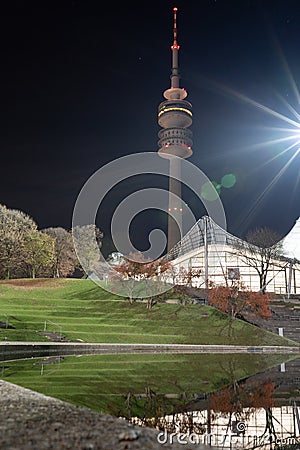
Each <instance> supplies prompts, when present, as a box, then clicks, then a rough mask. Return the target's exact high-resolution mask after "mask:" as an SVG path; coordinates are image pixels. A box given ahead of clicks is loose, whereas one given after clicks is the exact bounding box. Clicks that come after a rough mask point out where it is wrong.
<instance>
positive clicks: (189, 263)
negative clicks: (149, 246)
mask: <svg viewBox="0 0 300 450" xmlns="http://www.w3.org/2000/svg"><path fill="white" fill-rule="evenodd" d="M299 238H300V219H298V221H297V223H296V225H295V227H294V228H293V229H292V230H291V232H290V233H289V234H288V235H287V236H286V238H284V239H283V242H282V249H283V250H282V254H280V256H279V255H278V256H277V255H276V258H273V259H272V260H271V261H270V264H269V267H268V271H267V279H266V283H265V284H266V290H267V291H268V292H274V293H276V294H282V295H288V297H289V296H290V294H300V263H299V261H300V240H299ZM293 242H298V247H297V245H296V244H293ZM248 249H249V244H248V243H247V242H246V241H243V240H242V239H240V238H238V237H236V236H233V235H232V234H230V233H228V232H227V231H225V230H224V229H222V228H221V227H220V226H219V225H217V224H216V223H215V222H214V221H213V220H212V219H211V218H210V217H207V216H204V217H202V218H201V219H199V221H198V222H197V223H196V224H195V225H194V226H193V228H191V230H190V231H189V232H188V233H187V234H186V235H185V236H184V237H183V238H182V240H181V241H180V242H179V243H178V244H176V245H175V246H174V247H173V248H172V250H171V251H170V252H169V253H168V254H167V255H166V257H165V258H166V259H167V260H168V261H170V262H171V264H172V267H173V279H174V272H177V273H178V274H180V272H182V273H183V272H184V271H185V272H186V271H189V270H190V269H192V270H197V271H198V272H200V276H199V277H197V278H195V279H194V280H193V285H194V286H197V287H203V288H205V287H208V285H209V282H213V283H215V284H224V283H225V282H228V280H229V281H230V280H235V279H239V280H241V282H243V284H244V285H245V286H247V287H248V288H249V289H251V290H253V291H258V290H259V289H260V277H259V273H258V271H257V270H256V268H255V267H254V266H255V264H254V265H253V264H252V265H251V264H249V254H248V253H249V252H248ZM259 250H260V249H259V248H258V247H257V255H258V256H257V258H258V260H259ZM252 251H253V246H252ZM251 258H253V252H252V254H251ZM254 258H255V255H254ZM179 276H180V275H179ZM168 281H170V282H172V281H171V279H169V280H168Z"/></svg>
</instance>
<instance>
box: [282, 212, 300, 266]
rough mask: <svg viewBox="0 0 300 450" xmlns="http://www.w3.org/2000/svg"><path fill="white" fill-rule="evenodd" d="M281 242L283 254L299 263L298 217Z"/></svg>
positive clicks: (299, 222) (299, 221)
mask: <svg viewBox="0 0 300 450" xmlns="http://www.w3.org/2000/svg"><path fill="white" fill-rule="evenodd" d="M281 242H282V249H283V254H284V255H285V256H287V257H288V258H291V259H297V260H298V261H300V217H299V218H298V219H297V220H296V223H295V225H294V227H293V228H292V229H291V231H290V232H289V233H288V234H287V235H286V236H285V237H284V238H283V239H282V241H281Z"/></svg>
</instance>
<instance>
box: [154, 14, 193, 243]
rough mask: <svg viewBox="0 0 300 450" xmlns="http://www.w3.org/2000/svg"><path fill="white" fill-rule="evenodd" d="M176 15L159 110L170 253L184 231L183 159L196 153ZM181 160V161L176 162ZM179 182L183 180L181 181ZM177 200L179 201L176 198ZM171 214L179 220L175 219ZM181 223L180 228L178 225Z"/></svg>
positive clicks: (160, 146) (159, 143)
mask: <svg viewBox="0 0 300 450" xmlns="http://www.w3.org/2000/svg"><path fill="white" fill-rule="evenodd" d="M173 13H174V41H173V45H172V46H171V50H172V72H171V87H170V88H169V89H167V90H166V91H165V92H164V94H163V95H164V97H165V99H166V100H165V101H163V102H162V103H160V105H159V107H158V124H159V125H160V126H161V127H162V128H163V129H162V130H160V131H159V133H158V137H159V141H158V145H159V150H158V154H159V155H160V156H161V157H162V158H167V159H169V161H170V172H169V208H168V211H169V217H168V251H169V250H170V249H171V248H172V247H173V246H174V245H175V244H176V243H177V242H178V241H179V240H180V237H181V230H182V212H183V205H182V201H181V182H180V181H179V180H180V172H181V167H180V166H181V164H180V159H179V158H184V159H185V158H189V157H190V156H191V154H192V153H193V152H192V145H193V141H192V137H193V135H192V132H191V131H190V130H189V129H188V127H190V126H191V124H192V105H191V103H189V102H188V101H186V100H185V98H186V97H187V92H186V90H185V89H183V88H180V87H179V78H180V76H179V71H178V53H179V45H178V43H177V17H176V16H177V8H173ZM174 156H177V158H174ZM178 179H179V180H178ZM175 196H176V197H175ZM170 213H172V215H173V216H174V217H175V218H176V221H175V220H174V218H173V217H171V215H170ZM176 222H177V224H176Z"/></svg>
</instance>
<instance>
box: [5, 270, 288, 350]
mask: <svg viewBox="0 0 300 450" xmlns="http://www.w3.org/2000/svg"><path fill="white" fill-rule="evenodd" d="M7 319H8V322H9V324H11V325H13V326H14V327H16V329H14V330H13V329H12V330H10V329H4V328H1V329H0V340H2V341H3V340H11V341H12V340H24V341H42V340H47V339H46V338H45V337H44V336H42V335H41V334H40V333H39V331H42V330H43V329H44V323H45V321H51V322H55V323H56V324H59V325H60V326H61V327H62V333H63V335H64V336H66V337H67V338H68V339H70V340H73V341H74V340H77V339H80V340H82V341H84V342H107V343H109V342H111V343H162V344H165V343H170V344H172V343H174V344H237V345H296V344H295V343H293V342H292V341H289V340H287V339H284V338H281V337H279V336H277V335H275V334H273V333H269V332H265V331H263V330H261V329H260V328H258V327H254V326H251V325H249V324H247V323H246V322H243V321H240V320H234V322H233V324H232V331H231V333H230V332H229V324H230V320H229V319H228V318H227V317H226V316H225V315H224V314H222V313H220V312H219V311H217V310H216V309H214V308H211V307H209V306H204V305H187V306H183V305H177V304H166V303H161V304H158V305H155V306H154V307H153V309H152V310H151V311H148V310H147V309H146V305H145V303H142V302H135V303H134V304H133V305H130V304H129V302H128V301H127V300H125V299H123V298H122V297H119V296H117V295H113V294H110V293H108V292H106V291H105V290H104V289H102V288H101V287H99V286H98V285H96V284H94V283H93V282H92V281H90V280H82V279H67V280H53V279H47V280H43V279H37V280H11V281H9V282H7V281H1V282H0V321H2V322H5V321H6V320H7ZM47 330H50V331H56V332H59V328H58V327H56V326H54V325H52V324H51V323H50V322H47Z"/></svg>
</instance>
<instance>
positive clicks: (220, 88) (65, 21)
mask: <svg viewBox="0 0 300 450" xmlns="http://www.w3.org/2000/svg"><path fill="white" fill-rule="evenodd" d="M8 3H9V6H3V5H1V19H0V20H1V26H0V36H1V39H0V55H1V71H0V77H1V83H0V99H1V136H0V148H1V177H0V203H2V204H5V205H7V206H8V207H10V208H16V209H21V210H23V211H24V212H26V213H28V214H29V215H31V216H32V217H33V218H34V219H35V220H36V222H37V223H38V226H39V228H40V229H42V228H45V227H49V226H63V227H65V228H70V227H71V220H72V210H73V207H74V203H75V201H76V198H77V195H78V194H79V192H80V189H81V188H82V186H83V184H84V182H85V181H86V180H87V179H88V178H89V177H90V176H91V175H92V174H93V173H94V172H95V171H96V170H97V169H99V168H100V167H101V166H103V165H104V164H106V163H108V162H109V161H112V160H114V159H115V158H118V157H120V156H124V155H128V154H130V153H137V152H145V151H147V152H148V151H156V150H157V140H158V139H157V132H158V131H159V126H158V124H157V106H158V104H159V103H160V102H161V101H162V100H163V96H162V92H163V91H164V90H165V89H166V88H168V87H169V84H170V70H171V50H170V45H171V43H172V8H173V6H177V7H178V9H179V11H178V28H179V36H178V40H179V44H180V46H181V48H180V60H179V62H180V73H181V86H182V87H185V88H186V89H187V91H188V93H189V97H188V100H189V101H191V102H192V104H193V110H194V121H193V126H192V131H193V134H194V146H193V151H194V154H193V156H192V157H191V158H190V161H191V162H192V163H194V164H195V165H196V166H198V167H199V168H201V169H202V170H203V171H204V172H205V173H206V175H207V176H208V177H209V178H210V179H211V180H212V181H215V182H216V183H217V184H220V182H221V179H222V177H223V176H224V175H226V174H234V175H235V176H236V183H235V185H234V186H233V187H231V188H228V189H226V188H222V190H221V194H220V195H221V199H222V202H223V204H224V208H225V211H226V216H227V222H228V230H229V231H230V232H231V233H233V234H236V235H239V236H245V234H246V233H247V231H248V230H251V229H253V228H255V227H261V226H268V227H270V228H272V229H274V230H276V231H278V232H279V233H281V234H282V235H285V234H286V233H287V232H288V231H289V230H290V229H291V227H292V226H293V225H294V222H295V220H296V219H297V218H298V217H299V216H300V202H299V196H300V195H299V194H300V176H299V169H300V154H299V155H297V150H298V148H299V147H300V128H297V124H298V122H300V116H298V115H297V114H298V113H299V114H300V104H299V103H300V95H299V92H298V86H299V81H300V45H299V44H300V3H299V0H294V1H293V0H237V1H233V0H201V1H187V0H185V1H183V0H181V1H177V3H174V2H171V1H169V0H161V1H152V2H149V3H147V2H141V1H139V2H131V1H127V2H124V3H123V4H121V5H118V2H99V1H88V0H87V1H80V0H77V1H76V0H73V1H64V0H61V1H59V2H47V1H42V2H39V3H33V2H30V1H23V2H22V1H11V2H8ZM101 3H103V7H101ZM265 107H266V108H267V109H266V108H265ZM272 111H275V112H276V113H274V112H272ZM277 113H279V115H278V114H277ZM285 118H287V119H288V120H287V121H286V120H285ZM298 130H299V131H298ZM297 134H298V135H297ZM291 136H292V138H291ZM290 138H291V139H290ZM298 140H299V144H297V141H298ZM292 145H293V147H292V148H290V149H289V150H287V151H285V150H286V149H287V148H288V147H290V146H292ZM155 182H156V183H157V184H158V185H160V186H163V185H164V181H163V180H160V179H157V180H156V181H155V180H154V179H153V177H148V179H147V177H146V179H145V180H136V181H135V182H133V183H131V185H130V186H128V187H125V188H124V189H122V194H123V195H124V192H130V190H135V189H137V188H138V187H139V186H143V185H145V186H146V185H147V186H150V185H151V183H155ZM119 194H120V192H119V193H118V190H116V191H115V192H114V194H112V195H111V198H110V199H108V201H107V202H106V204H104V206H103V208H102V210H101V212H100V213H99V215H98V225H99V227H100V228H101V229H102V230H104V233H105V235H106V239H107V241H106V243H105V245H107V246H108V247H109V242H108V241H109V232H108V230H109V218H110V215H111V213H112V211H113V203H114V202H113V201H112V198H113V199H114V201H115V202H117V198H118V195H119ZM185 195H186V197H185V201H186V202H187V203H189V204H190V205H191V206H192V207H193V201H194V200H193V198H191V197H189V193H188V192H185ZM195 208H196V214H198V215H199V217H200V216H201V215H202V214H203V211H201V210H200V209H199V208H198V209H197V207H195ZM142 223H146V224H147V226H148V227H150V228H151V227H154V226H157V225H158V226H160V225H161V226H162V227H164V226H165V218H162V217H161V213H157V214H156V213H155V211H152V212H151V219H149V216H148V218H147V216H146V215H145V216H144V217H141V218H140V222H139V220H138V219H137V220H136V226H135V227H133V230H134V235H135V238H136V240H137V243H138V245H140V246H141V247H143V243H144V242H145V240H146V239H147V236H146V235H144V233H146V231H147V226H145V227H143V226H141V225H142ZM133 225H134V224H133Z"/></svg>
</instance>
